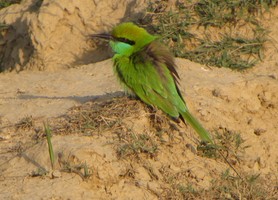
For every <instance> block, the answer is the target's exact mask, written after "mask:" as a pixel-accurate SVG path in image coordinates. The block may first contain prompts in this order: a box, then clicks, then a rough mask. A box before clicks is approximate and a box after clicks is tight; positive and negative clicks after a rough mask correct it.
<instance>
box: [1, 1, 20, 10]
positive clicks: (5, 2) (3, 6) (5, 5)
mask: <svg viewBox="0 0 278 200" xmlns="http://www.w3.org/2000/svg"><path fill="white" fill-rule="evenodd" d="M20 2H21V0H0V9H1V8H5V7H8V6H10V5H12V4H15V3H20Z"/></svg>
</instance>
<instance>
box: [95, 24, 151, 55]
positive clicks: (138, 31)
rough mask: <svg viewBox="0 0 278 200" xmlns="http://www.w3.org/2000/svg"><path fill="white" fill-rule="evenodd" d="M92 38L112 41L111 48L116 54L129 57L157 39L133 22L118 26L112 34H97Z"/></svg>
mask: <svg viewBox="0 0 278 200" xmlns="http://www.w3.org/2000/svg"><path fill="white" fill-rule="evenodd" d="M92 37H98V38H103V39H108V40H110V46H111V47H112V49H113V51H114V52H115V53H116V54H120V55H127V56H129V55H131V54H132V53H135V52H137V51H139V50H141V49H142V48H143V47H144V46H146V45H147V44H149V43H150V42H152V41H154V40H155V39H156V36H153V35H151V34H149V33H148V32H147V31H146V30H145V29H143V28H141V27H139V26H137V25H135V24H133V23H131V22H126V23H122V24H120V25H118V26H116V27H115V28H114V29H113V30H112V32H111V33H110V34H106V33H103V34H95V35H92Z"/></svg>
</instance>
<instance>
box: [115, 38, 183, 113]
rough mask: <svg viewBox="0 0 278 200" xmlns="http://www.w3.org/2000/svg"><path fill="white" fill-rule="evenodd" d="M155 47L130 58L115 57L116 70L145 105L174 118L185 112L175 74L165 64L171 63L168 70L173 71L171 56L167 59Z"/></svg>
mask: <svg viewBox="0 0 278 200" xmlns="http://www.w3.org/2000/svg"><path fill="white" fill-rule="evenodd" d="M156 48H157V47H153V45H152V43H151V44H150V45H148V46H146V47H145V48H144V49H143V50H141V51H140V52H137V53H136V54H134V55H132V56H131V57H121V58H118V59H117V58H116V59H115V70H116V72H117V74H118V75H119V78H120V80H121V81H122V82H123V83H124V84H125V85H126V86H128V88H130V89H131V90H132V91H133V92H134V93H135V94H136V95H137V96H139V98H141V99H142V100H143V101H144V102H146V103H147V104H150V105H154V106H156V107H158V108H160V109H161V110H163V111H164V112H166V113H167V114H169V115H170V116H172V117H176V118H177V117H179V113H180V112H182V111H185V109H186V106H185V103H184V101H183V99H182V97H181V96H180V93H179V91H178V88H177V85H176V79H177V78H178V75H177V73H176V71H175V70H174V71H171V70H169V67H168V65H167V64H169V63H172V64H173V65H171V66H170V67H172V68H173V69H174V62H173V61H172V59H171V57H170V58H169V59H168V57H167V56H168V55H166V56H163V53H164V52H163V49H162V48H159V49H156ZM156 50H157V52H156ZM169 56H170V55H169ZM167 62H168V63H167Z"/></svg>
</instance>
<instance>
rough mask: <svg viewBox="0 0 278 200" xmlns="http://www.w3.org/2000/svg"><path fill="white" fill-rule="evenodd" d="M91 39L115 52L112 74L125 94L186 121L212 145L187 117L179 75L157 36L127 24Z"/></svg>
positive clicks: (199, 126) (191, 117) (191, 118)
mask: <svg viewBox="0 0 278 200" xmlns="http://www.w3.org/2000/svg"><path fill="white" fill-rule="evenodd" d="M92 37H98V38H104V39H108V40H109V41H110V42H109V43H110V46H111V48H112V49H113V51H114V53H115V55H114V56H113V61H114V71H115V73H116V74H117V76H118V78H119V80H120V82H121V83H123V85H124V86H126V87H127V89H128V91H131V92H133V93H135V94H136V95H137V96H138V97H139V98H140V99H141V100H142V101H143V102H145V103H146V104H148V105H152V106H155V107H157V108H159V109H161V110H162V111H164V112H165V113H167V114H168V115H169V116H171V117H173V118H175V119H177V118H181V119H182V120H183V121H186V122H187V123H189V124H190V125H191V126H192V127H193V128H194V130H195V131H196V132H197V133H198V134H199V136H200V137H201V140H203V141H205V142H209V143H211V144H213V141H212V139H211V136H210V134H209V132H207V131H206V130H205V129H204V128H203V126H202V125H201V124H200V123H199V122H198V121H197V120H196V119H195V118H194V117H193V116H192V115H191V114H190V112H189V110H188V108H187V106H186V103H185V101H184V99H183V97H182V95H181V93H180V90H179V88H178V80H179V75H178V73H177V71H176V69H175V67H176V65H175V63H174V58H173V56H172V55H171V53H170V51H169V50H168V49H167V48H166V47H165V46H163V45H162V44H161V43H160V42H159V41H158V37H157V36H154V35H151V34H150V33H148V32H147V31H146V30H145V29H144V28H140V27H138V26H137V25H135V24H133V23H131V22H128V23H122V24H120V25H118V26H116V27H115V28H114V29H113V30H112V32H111V33H110V34H106V33H104V34H95V35H92Z"/></svg>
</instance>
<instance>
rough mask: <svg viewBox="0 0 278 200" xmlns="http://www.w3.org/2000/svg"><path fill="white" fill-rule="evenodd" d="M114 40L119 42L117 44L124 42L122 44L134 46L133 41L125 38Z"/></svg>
mask: <svg viewBox="0 0 278 200" xmlns="http://www.w3.org/2000/svg"><path fill="white" fill-rule="evenodd" d="M114 39H115V40H117V41H119V42H124V43H127V44H130V45H134V44H135V42H134V41H132V40H129V39H126V38H121V37H117V38H114Z"/></svg>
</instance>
